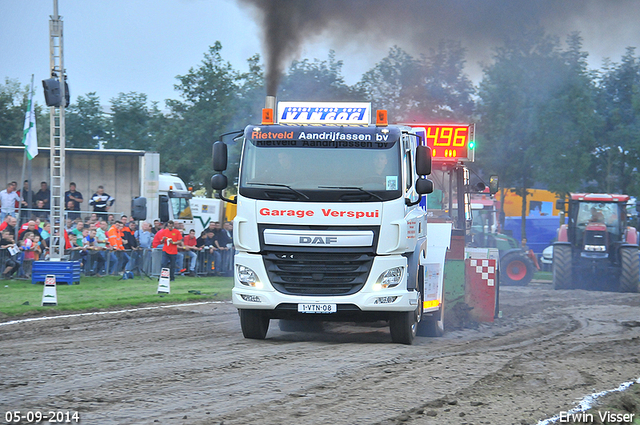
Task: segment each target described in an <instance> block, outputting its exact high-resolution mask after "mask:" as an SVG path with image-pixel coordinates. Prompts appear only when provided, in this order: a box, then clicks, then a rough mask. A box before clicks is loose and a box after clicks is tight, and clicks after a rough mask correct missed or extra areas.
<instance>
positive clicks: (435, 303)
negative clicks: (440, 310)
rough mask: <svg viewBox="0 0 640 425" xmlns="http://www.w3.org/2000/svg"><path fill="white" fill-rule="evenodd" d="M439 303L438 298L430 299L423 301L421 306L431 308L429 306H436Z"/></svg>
mask: <svg viewBox="0 0 640 425" xmlns="http://www.w3.org/2000/svg"><path fill="white" fill-rule="evenodd" d="M439 305H440V301H438V300H432V301H424V302H423V304H422V307H423V308H431V307H438V306H439Z"/></svg>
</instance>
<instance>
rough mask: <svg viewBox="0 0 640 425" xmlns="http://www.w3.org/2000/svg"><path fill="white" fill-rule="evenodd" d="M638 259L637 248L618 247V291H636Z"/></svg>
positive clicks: (639, 267) (638, 277)
mask: <svg viewBox="0 0 640 425" xmlns="http://www.w3.org/2000/svg"><path fill="white" fill-rule="evenodd" d="M639 280H640V260H639V258H638V248H636V247H622V248H620V286H619V290H620V292H638V281H639Z"/></svg>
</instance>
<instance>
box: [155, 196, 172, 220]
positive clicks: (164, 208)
mask: <svg viewBox="0 0 640 425" xmlns="http://www.w3.org/2000/svg"><path fill="white" fill-rule="evenodd" d="M158 215H159V216H160V217H158V218H159V219H160V221H161V222H163V223H166V222H167V221H169V220H170V218H169V197H168V196H166V195H160V208H159V211H158Z"/></svg>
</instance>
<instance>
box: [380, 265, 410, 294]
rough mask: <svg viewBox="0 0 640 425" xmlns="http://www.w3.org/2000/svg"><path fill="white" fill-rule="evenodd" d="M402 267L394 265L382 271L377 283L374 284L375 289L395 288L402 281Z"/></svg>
mask: <svg viewBox="0 0 640 425" xmlns="http://www.w3.org/2000/svg"><path fill="white" fill-rule="evenodd" d="M402 269H403V268H402V267H394V268H392V269H389V270H387V271H385V272H384V273H382V274H381V275H380V277H379V278H378V280H377V281H376V283H374V284H373V290H374V291H379V290H381V289H386V288H393V287H395V286H398V285H399V284H400V282H402Z"/></svg>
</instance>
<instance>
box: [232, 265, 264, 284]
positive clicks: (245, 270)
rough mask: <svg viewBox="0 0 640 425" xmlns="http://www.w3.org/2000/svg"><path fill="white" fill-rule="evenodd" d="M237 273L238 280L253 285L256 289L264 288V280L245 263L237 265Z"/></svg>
mask: <svg viewBox="0 0 640 425" xmlns="http://www.w3.org/2000/svg"><path fill="white" fill-rule="evenodd" d="M236 274H237V275H238V281H239V282H240V283H241V284H243V285H246V286H251V287H254V288H256V289H262V282H260V279H258V275H257V274H256V273H255V272H254V271H253V270H251V269H250V268H249V267H246V266H243V265H240V264H238V265H236Z"/></svg>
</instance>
